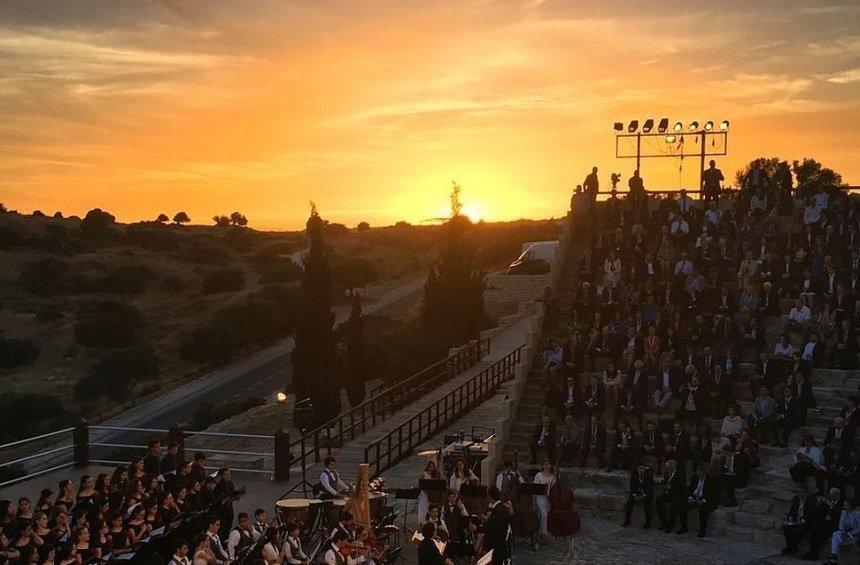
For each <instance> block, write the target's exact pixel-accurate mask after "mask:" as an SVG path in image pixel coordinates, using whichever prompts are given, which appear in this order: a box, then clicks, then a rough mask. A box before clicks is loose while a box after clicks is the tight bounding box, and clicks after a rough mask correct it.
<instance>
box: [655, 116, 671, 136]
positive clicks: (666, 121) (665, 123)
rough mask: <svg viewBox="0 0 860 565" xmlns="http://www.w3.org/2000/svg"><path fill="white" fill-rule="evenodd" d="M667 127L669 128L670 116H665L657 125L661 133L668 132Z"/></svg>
mask: <svg viewBox="0 0 860 565" xmlns="http://www.w3.org/2000/svg"><path fill="white" fill-rule="evenodd" d="M667 129H669V118H663V119H662V120H660V125H658V126H657V131H658V132H659V133H666V130H667Z"/></svg>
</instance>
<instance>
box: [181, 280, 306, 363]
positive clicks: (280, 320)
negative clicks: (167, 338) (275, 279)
mask: <svg viewBox="0 0 860 565" xmlns="http://www.w3.org/2000/svg"><path fill="white" fill-rule="evenodd" d="M268 293H271V294H272V295H275V294H276V293H275V291H273V290H269V291H268ZM263 296H265V295H260V294H259V293H258V294H257V295H255V296H254V297H251V298H248V299H245V300H243V301H240V302H237V303H234V304H230V305H227V306H225V307H223V308H221V309H219V310H217V311H216V312H215V313H214V314H213V315H212V317H211V318H210V319H209V320H208V321H207V322H205V323H203V324H201V325H200V326H198V327H196V328H195V329H193V330H192V331H191V332H190V333H189V334H188V335H187V336H186V338H185V339H184V340H183V342H182V344H181V346H180V356H181V357H182V358H183V359H186V360H188V361H194V362H198V363H207V364H209V365H219V364H223V363H226V362H228V361H230V360H231V359H233V358H235V357H236V356H238V355H247V354H249V353H250V352H251V351H252V350H253V349H254V348H256V347H259V346H262V345H267V344H270V343H272V342H274V341H275V340H277V339H280V338H283V337H285V336H286V335H287V334H288V333H289V332H290V331H291V330H292V324H293V320H294V318H293V316H287V315H285V308H287V306H286V304H287V300H288V299H286V298H284V299H283V300H284V301H283V302H280V303H279V302H277V301H275V300H274V299H267V298H264V297H263Z"/></svg>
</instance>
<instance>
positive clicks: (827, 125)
mask: <svg viewBox="0 0 860 565" xmlns="http://www.w3.org/2000/svg"><path fill="white" fill-rule="evenodd" d="M858 30H860V6H858V4H857V3H856V2H837V1H806V2H796V1H790V0H781V1H773V0H762V1H756V2H748V1H745V2H734V1H728V2H697V1H685V2H678V1H677V0H675V1H666V0H653V1H649V2H632V1H631V2H617V1H611V0H610V1H601V2H579V1H572V0H568V1H550V0H547V1H541V0H516V1H507V2H505V1H498V2H494V1H488V0H471V1H456V2H446V1H443V0H433V1H422V0H396V1H390V2H383V1H375V0H361V1H337V2H335V1H328V0H303V1H291V0H242V1H236V0H187V1H183V0H160V1H156V0H136V1H130V0H101V1H94V0H87V1H84V0H38V1H33V0H20V1H18V0H13V1H9V0H5V1H3V2H2V3H0V202H4V203H5V204H6V206H7V207H8V208H10V209H18V210H20V211H26V212H29V211H32V210H34V209H40V210H42V211H44V212H46V213H53V212H54V211H55V210H62V211H63V212H64V213H66V214H79V215H80V214H83V213H85V212H86V211H87V210H88V209H90V208H94V207H97V206H98V207H102V208H104V209H107V210H109V211H111V212H112V213H114V214H115V215H116V216H117V218H118V219H119V220H121V221H135V220H139V219H152V218H154V217H155V216H156V215H157V214H158V213H159V212H167V213H168V214H170V215H172V213H173V212H176V211H178V210H185V211H187V212H188V214H189V215H190V216H191V217H192V220H194V221H195V223H211V222H210V218H211V217H212V216H213V215H214V214H216V213H219V214H220V213H225V212H226V213H229V212H231V211H233V210H240V211H242V212H243V213H245V214H246V215H247V216H248V218H249V219H250V221H251V225H252V226H254V227H258V228H266V229H295V228H299V227H300V226H302V224H303V222H304V220H305V218H306V217H307V213H308V201H309V200H314V201H315V202H316V203H317V205H318V206H319V208H320V211H321V213H322V214H323V216H324V217H326V218H327V219H329V220H331V221H338V222H344V223H346V224H348V225H355V224H356V223H357V222H358V221H361V220H367V221H369V222H370V223H371V224H372V225H381V224H391V223H393V222H395V221H397V220H408V221H412V222H417V221H420V220H422V219H424V218H428V217H433V216H439V215H441V214H443V213H444V212H445V210H446V206H447V194H448V191H449V189H450V182H451V181H452V180H456V181H457V182H458V183H460V184H461V185H462V186H463V190H464V200H465V203H466V210H467V212H468V213H469V214H470V215H472V216H474V217H483V218H485V219H487V220H504V219H514V218H520V217H531V218H543V217H549V216H556V217H557V216H559V215H561V214H563V213H564V211H565V209H566V206H567V201H568V197H569V194H570V191H571V188H572V187H573V186H574V185H575V184H577V183H581V182H582V179H583V177H584V175H585V173H586V172H587V171H588V169H590V167H591V166H592V165H595V164H596V165H598V166H599V167H600V168H601V176H602V180H603V182H604V183H606V184H607V185H608V177H609V173H610V172H612V171H618V172H620V173H622V175H623V176H624V178H625V179H626V177H627V176H628V175H629V173H630V171H631V170H632V163H631V162H629V161H619V160H616V159H615V157H614V138H613V133H612V123H613V122H614V121H616V120H624V121H627V120H629V119H631V118H639V119H640V120H641V119H644V118H647V117H654V118H660V117H663V116H666V117H668V118H670V119H671V120H673V121H674V120H675V119H680V120H687V121H688V120H690V119H698V120H700V121H704V120H707V119H713V120H716V121H719V120H721V119H724V118H727V119H729V120H731V137H730V141H729V156H728V157H727V158H724V159H721V160H720V161H719V166H720V167H721V168H722V169H723V171H724V172H725V173H726V176H727V177H728V178H733V177H734V172H735V170H736V169H737V168H739V167H740V166H742V165H743V163H745V162H747V161H749V160H750V159H751V158H753V157H756V156H759V155H767V156H780V157H783V158H787V159H798V158H802V157H804V156H811V157H815V158H817V159H818V160H820V161H822V162H823V163H824V164H825V165H827V166H830V167H833V168H835V169H836V170H837V171H839V172H840V173H842V175H843V177H844V179H845V180H846V182H849V183H853V184H858V183H860V159H858V156H860V155H858V153H860V151H858V147H860V143H858V138H857V135H858V133H860V130H858V125H860V111H858V110H860V32H858ZM678 165H679V163H678V162H677V161H675V160H673V159H660V160H651V161H646V162H644V163H643V166H642V175H643V177H645V180H646V185H647V186H648V187H651V188H677V187H678V186H679V183H683V184H684V185H686V186H692V185H695V182H696V180H697V178H698V171H697V167H698V163H697V162H696V160H687V161H685V162H684V167H683V170H682V171H681V173H680V178H679V171H678Z"/></svg>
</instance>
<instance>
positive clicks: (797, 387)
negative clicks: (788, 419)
mask: <svg viewBox="0 0 860 565" xmlns="http://www.w3.org/2000/svg"><path fill="white" fill-rule="evenodd" d="M792 386H793V387H794V391H793V393H794V397H795V398H797V400H798V401H799V403H800V406H799V407H798V413H799V416H800V424H801V425H806V411H807V410H809V409H810V408H815V397H814V396H813V395H812V383H811V382H809V379H807V378H806V375H804V374H803V373H802V372H800V371H798V372H797V373H795V374H794V382H793V383H792Z"/></svg>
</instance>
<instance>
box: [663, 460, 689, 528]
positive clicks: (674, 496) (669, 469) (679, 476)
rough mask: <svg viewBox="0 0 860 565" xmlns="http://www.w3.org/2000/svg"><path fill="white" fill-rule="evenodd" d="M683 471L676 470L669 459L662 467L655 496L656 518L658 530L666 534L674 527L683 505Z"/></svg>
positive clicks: (674, 464)
mask: <svg viewBox="0 0 860 565" xmlns="http://www.w3.org/2000/svg"><path fill="white" fill-rule="evenodd" d="M685 483H686V480H685V478H684V470H683V469H678V466H677V463H676V462H675V460H674V459H669V460H668V461H666V463H665V465H664V466H663V480H662V482H661V483H660V487H659V493H660V494H658V495H657V517H658V518H659V520H660V529H661V530H663V531H664V532H666V533H667V534H668V533H669V532H671V531H672V528H674V527H675V520H676V519H677V517H678V514H679V512H680V510H681V507H682V506H683V504H684V496H685V492H684V491H685V490H686V485H685Z"/></svg>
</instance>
